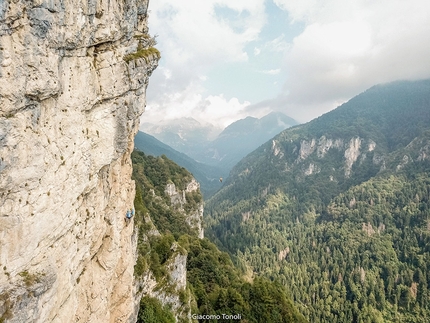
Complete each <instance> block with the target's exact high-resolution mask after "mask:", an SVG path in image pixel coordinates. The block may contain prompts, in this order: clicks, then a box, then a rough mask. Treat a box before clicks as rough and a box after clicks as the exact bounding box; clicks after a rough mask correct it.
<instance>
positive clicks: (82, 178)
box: [0, 0, 159, 323]
mask: <svg viewBox="0 0 430 323" xmlns="http://www.w3.org/2000/svg"><path fill="white" fill-rule="evenodd" d="M0 4H1V8H0V241H1V244H0V263H1V266H0V318H1V319H4V320H5V321H7V322H20V323H21V322H61V323H64V322H126V321H128V318H129V317H130V316H131V315H132V312H133V311H134V303H133V301H132V297H133V291H132V282H133V265H134V262H135V249H136V248H135V241H136V239H135V237H133V224H132V223H131V224H130V225H128V226H127V225H126V223H125V221H124V217H125V213H126V210H127V209H130V208H132V207H133V199H134V194H135V192H134V189H135V188H134V183H133V181H132V180H131V172H132V167H131V160H130V153H131V151H132V149H133V138H134V136H135V134H136V132H137V129H138V124H139V117H140V115H141V114H142V112H143V110H144V106H145V90H146V86H147V84H148V78H149V76H150V74H151V72H152V71H153V70H154V68H155V67H156V66H157V62H158V58H159V56H158V52H157V51H156V50H155V49H153V48H152V47H151V46H152V45H153V44H154V42H153V40H152V39H151V38H150V37H149V36H148V28H147V7H148V1H147V0H141V1H135V0H125V1H123V0H121V1H116V0H111V1H101V0H89V1H81V0H70V1H66V2H64V1H60V0H49V1H48V0H37V1H24V0H17V1H8V0H5V1H1V3H0Z"/></svg>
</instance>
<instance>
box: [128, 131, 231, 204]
mask: <svg viewBox="0 0 430 323" xmlns="http://www.w3.org/2000/svg"><path fill="white" fill-rule="evenodd" d="M134 145H135V147H136V148H137V149H138V150H140V151H143V152H144V153H145V154H147V155H152V156H161V155H165V156H167V157H168V158H169V159H171V160H173V161H174V162H175V163H177V164H178V165H180V166H182V167H185V168H186V169H187V170H189V171H190V172H191V173H192V174H193V176H194V177H195V178H196V180H197V181H198V182H199V183H200V190H201V191H202V194H203V196H204V197H205V198H209V197H210V196H212V195H213V194H214V193H215V192H216V191H217V190H218V189H219V188H220V187H221V185H222V184H221V183H220V181H219V178H220V177H224V178H225V177H227V176H228V173H226V172H225V171H224V170H223V169H221V168H218V167H215V166H209V165H205V164H202V163H199V162H197V161H195V160H194V159H192V158H190V157H188V156H187V155H185V154H183V153H180V152H179V151H176V150H174V149H173V148H171V147H170V146H168V145H166V144H163V143H162V142H161V141H159V140H157V139H156V138H155V137H153V136H151V135H148V134H146V133H144V132H141V131H139V132H138V133H137V135H136V137H135V138H134Z"/></svg>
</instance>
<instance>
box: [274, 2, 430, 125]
mask: <svg viewBox="0 0 430 323" xmlns="http://www.w3.org/2000/svg"><path fill="white" fill-rule="evenodd" d="M275 3H276V4H277V5H278V6H279V7H280V8H282V9H284V10H287V11H288V13H289V17H290V18H291V22H292V23H294V22H301V23H304V26H305V28H304V31H303V32H302V33H301V34H300V35H298V36H297V37H295V38H294V41H293V43H292V44H291V47H290V49H289V50H288V52H287V54H286V58H285V64H284V66H283V70H285V71H286V73H287V82H286V84H285V87H284V95H281V96H280V97H283V99H282V100H279V99H276V100H274V101H273V102H277V103H279V102H280V101H282V102H283V106H284V108H285V107H286V106H288V107H289V109H290V111H291V112H292V114H293V115H292V116H293V117H295V116H296V115H297V116H300V117H298V119H300V118H301V119H302V120H303V119H307V120H310V119H311V118H314V117H315V116H317V115H319V114H321V113H322V112H326V111H328V110H329V109H331V108H334V107H336V104H339V103H342V102H344V101H346V100H348V99H349V98H351V97H352V96H354V95H356V94H358V93H360V92H362V91H363V90H365V89H366V88H368V87H370V86H372V85H374V84H377V83H381V82H389V81H394V80H398V79H419V78H426V77H430V60H429V57H430V42H429V41H428V37H429V35H430V2H429V1H427V0H410V1H407V2H405V1H403V0H375V1H364V0H351V1H344V0H323V1H321V0H318V1H317V0H303V1H293V0H275ZM287 93H288V96H287V99H285V95H286V94H287ZM273 102H272V103H273ZM306 115H307V117H306Z"/></svg>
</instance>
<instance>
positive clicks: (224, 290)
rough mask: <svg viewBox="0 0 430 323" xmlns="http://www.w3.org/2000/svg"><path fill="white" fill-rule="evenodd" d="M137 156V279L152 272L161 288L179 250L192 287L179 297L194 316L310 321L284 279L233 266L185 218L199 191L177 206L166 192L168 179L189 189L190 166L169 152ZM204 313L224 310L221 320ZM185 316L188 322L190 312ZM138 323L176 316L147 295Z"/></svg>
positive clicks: (134, 156) (198, 199)
mask: <svg viewBox="0 0 430 323" xmlns="http://www.w3.org/2000/svg"><path fill="white" fill-rule="evenodd" d="M132 160H133V178H134V180H135V182H136V198H135V209H136V216H135V220H134V221H135V225H136V228H137V230H138V252H139V255H138V260H137V264H136V266H135V275H136V276H137V279H139V277H141V276H142V275H144V274H146V273H148V272H150V273H151V274H152V275H153V276H154V277H155V278H156V280H157V283H158V285H159V288H165V287H166V286H165V282H166V276H168V270H167V266H166V265H167V264H168V262H169V259H171V257H172V256H173V254H174V253H175V252H177V251H179V252H180V253H183V254H186V255H187V265H186V270H187V288H186V290H184V291H180V295H179V299H180V300H181V302H182V303H183V308H182V309H183V310H184V313H185V312H186V309H187V306H189V307H190V308H191V314H192V318H194V317H195V318H196V319H195V320H194V321H199V322H230V321H231V319H228V315H240V320H238V322H249V323H251V322H254V323H259V322H267V323H269V322H273V323H275V322H281V323H282V322H306V320H305V319H304V317H303V316H302V315H301V314H300V313H299V312H298V310H297V309H296V307H295V306H294V304H293V302H292V301H291V300H290V298H289V297H288V296H287V293H286V289H285V287H284V286H283V285H282V284H281V283H279V282H274V281H271V280H269V279H267V278H263V277H258V276H246V272H243V271H241V270H239V269H238V268H236V267H235V266H234V264H233V262H232V260H231V258H230V256H229V255H228V253H226V252H221V251H220V250H219V249H218V248H217V247H216V246H215V245H214V244H213V243H211V242H210V241H209V240H208V239H199V238H198V237H197V232H196V231H195V230H194V229H192V228H190V226H189V225H188V224H187V222H186V217H187V216H188V215H189V214H190V213H191V212H193V211H194V210H196V209H197V208H198V205H199V204H200V203H201V202H202V197H201V194H200V192H198V191H197V192H195V193H194V192H193V194H189V193H187V195H186V203H185V204H184V205H182V207H178V206H175V205H173V204H172V203H171V200H170V198H169V196H167V194H166V193H165V188H166V185H167V184H168V183H174V184H175V186H176V188H177V189H178V190H181V191H182V190H184V189H185V187H186V185H187V183H189V182H190V181H191V179H192V176H191V174H190V173H189V172H188V171H186V170H185V169H184V168H182V167H179V166H178V165H176V164H175V163H174V162H172V161H170V160H169V159H168V158H167V157H165V156H160V157H153V156H147V155H145V154H144V153H143V152H139V151H135V152H133V154H132ZM154 231H158V232H159V234H154ZM151 232H152V234H151ZM173 245H176V246H177V247H176V249H175V248H172V246H173ZM175 250H176V251H175ZM163 286H164V287H163ZM157 288H158V287H157ZM167 288H168V287H167ZM172 292H174V291H172ZM223 314H224V315H225V316H224V317H225V319H223V316H222V315H223ZM199 315H201V317H199ZM203 315H214V316H216V315H219V316H220V317H221V319H215V318H205V317H204V316H203ZM180 319H181V320H183V321H187V318H185V317H180ZM138 322H139V323H140V322H142V323H143V322H145V323H153V322H154V323H155V322H157V323H170V322H175V316H174V313H172V312H171V309H169V307H168V306H166V305H163V304H162V303H161V302H160V300H158V299H156V298H155V297H149V296H144V297H142V300H141V303H140V310H139V314H138Z"/></svg>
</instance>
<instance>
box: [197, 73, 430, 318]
mask: <svg viewBox="0 0 430 323" xmlns="http://www.w3.org/2000/svg"><path fill="white" fill-rule="evenodd" d="M429 130H430V81H428V80H427V81H418V82H396V83H393V84H388V85H380V86H375V87H373V88H371V89H369V90H368V91H366V92H364V93H362V94H360V95H359V96H357V97H355V98H353V99H352V100H350V101H349V102H347V103H345V104H343V105H342V106H341V107H339V108H338V109H336V110H334V111H332V112H330V113H327V114H325V115H323V116H321V117H320V118H317V119H315V120H313V121H311V122H309V123H307V124H304V125H300V126H296V127H294V128H291V129H287V130H285V131H283V132H282V133H281V134H279V135H278V136H276V137H275V138H273V140H271V141H269V142H268V143H266V144H265V145H263V146H262V147H260V148H259V149H257V150H256V151H254V152H253V153H251V154H250V155H248V156H247V157H246V158H245V159H243V160H242V161H241V162H240V163H239V164H238V165H236V167H235V168H234V169H233V170H232V172H231V174H230V177H229V178H228V180H227V181H226V183H225V185H224V187H223V188H222V189H221V190H220V191H219V192H218V193H217V194H216V195H214V196H213V197H212V198H211V199H210V200H209V201H208V202H207V204H206V209H205V211H206V214H205V221H206V226H207V231H206V232H207V235H208V237H209V238H210V239H213V241H215V242H216V244H217V245H218V246H219V247H220V248H221V249H222V250H224V251H227V252H229V254H230V255H231V256H232V257H233V259H234V261H235V263H236V264H237V265H238V266H239V267H240V268H241V269H242V270H244V271H248V272H251V273H253V274H254V275H260V276H263V277H266V278H267V279H270V280H272V281H277V282H281V283H282V284H283V285H284V286H285V287H286V288H287V290H288V291H289V294H290V295H291V296H292V297H293V300H294V301H295V304H296V306H297V307H298V308H299V311H300V312H301V313H302V314H304V315H305V317H306V318H307V319H308V320H309V321H310V322H357V323H358V322H428V321H429V320H430V290H429V288H430V275H429V274H428V273H429V272H430V210H429V208H430V204H429V199H430V177H429V171H430V131H429Z"/></svg>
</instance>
